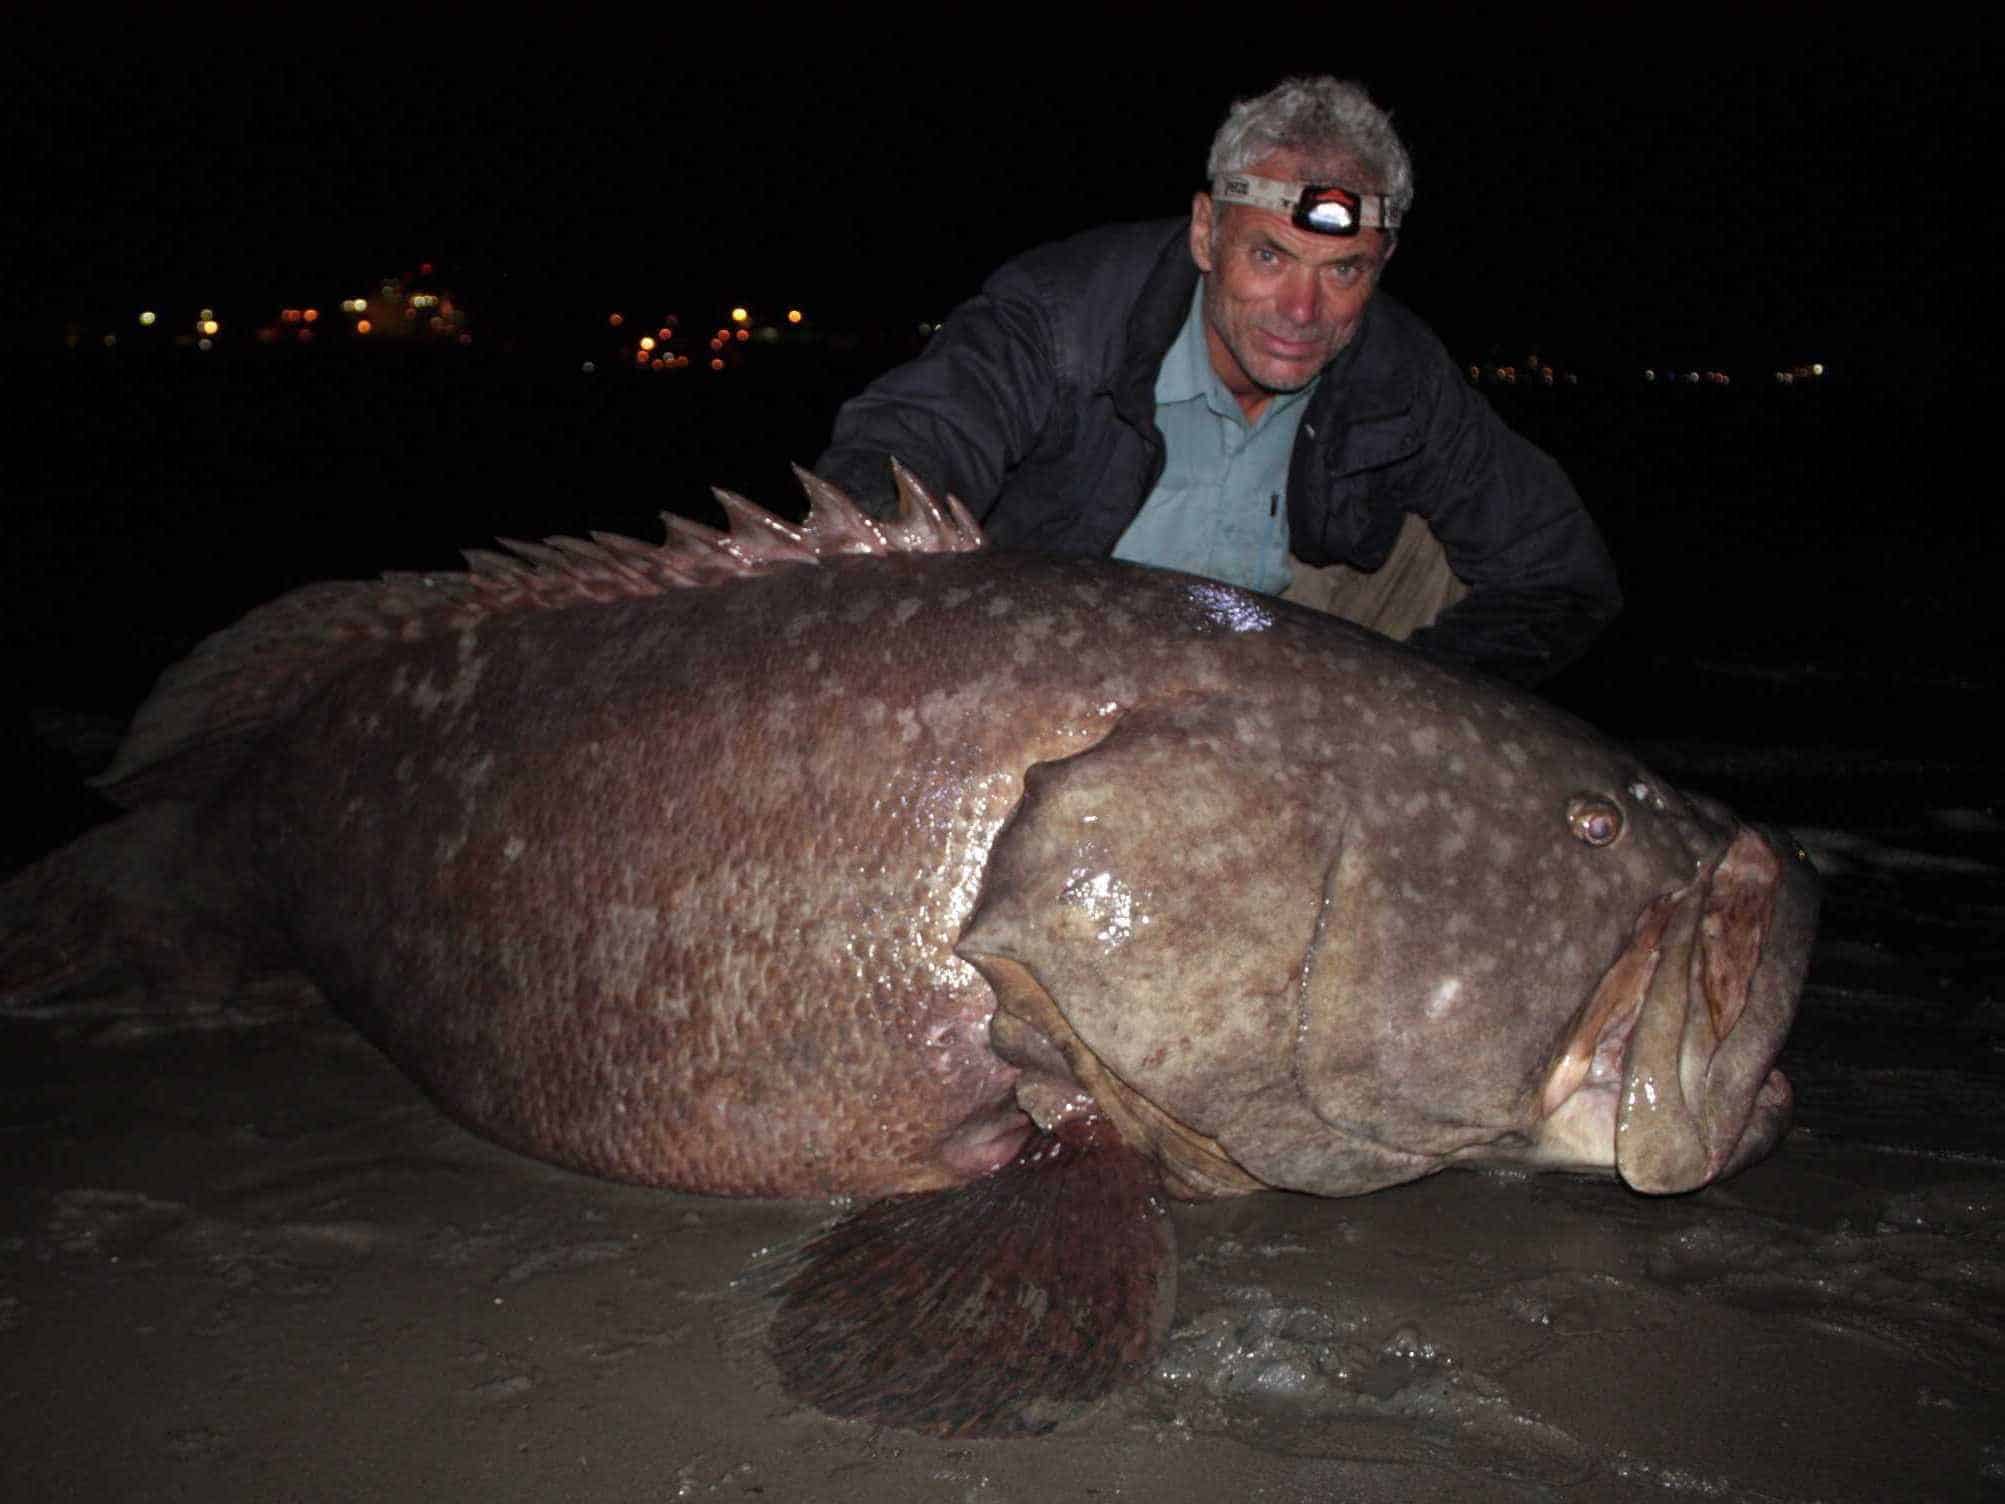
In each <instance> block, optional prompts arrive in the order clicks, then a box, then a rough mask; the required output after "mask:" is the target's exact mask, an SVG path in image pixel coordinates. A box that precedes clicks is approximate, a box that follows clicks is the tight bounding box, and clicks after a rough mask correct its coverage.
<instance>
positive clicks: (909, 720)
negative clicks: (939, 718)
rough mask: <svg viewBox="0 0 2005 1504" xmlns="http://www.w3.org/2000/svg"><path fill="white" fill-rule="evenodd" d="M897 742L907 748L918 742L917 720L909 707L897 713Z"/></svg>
mask: <svg viewBox="0 0 2005 1504" xmlns="http://www.w3.org/2000/svg"><path fill="white" fill-rule="evenodd" d="M898 740H899V741H900V742H901V743H903V744H904V745H905V746H908V747H909V746H911V745H912V743H914V742H916V741H917V740H919V718H918V717H917V716H916V715H914V714H913V713H912V707H911V706H909V705H907V706H905V707H903V708H902V709H900V710H899V712H898Z"/></svg>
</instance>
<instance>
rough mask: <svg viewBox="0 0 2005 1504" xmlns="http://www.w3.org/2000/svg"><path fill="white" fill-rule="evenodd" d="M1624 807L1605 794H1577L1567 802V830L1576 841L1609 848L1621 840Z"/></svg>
mask: <svg viewBox="0 0 2005 1504" xmlns="http://www.w3.org/2000/svg"><path fill="white" fill-rule="evenodd" d="M1624 823H1625V822H1624V821H1623V818H1622V806H1621V805H1619V804H1617V803H1616V802H1615V801H1614V800H1613V799H1610V798H1608V797H1607V796H1606V795H1603V794H1575V795H1574V796H1573V798H1571V799H1569V800H1568V801H1567V806H1566V828H1567V829H1568V830H1570V831H1572V832H1573V835H1574V839H1576V840H1579V841H1585V842H1586V843H1587V844H1588V845H1590V846H1607V845H1610V844H1612V843H1613V842H1614V841H1616V840H1617V839H1619V838H1620V837H1621V835H1622V827H1623V825H1624Z"/></svg>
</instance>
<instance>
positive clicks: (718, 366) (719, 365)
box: [710, 360, 724, 371]
mask: <svg viewBox="0 0 2005 1504" xmlns="http://www.w3.org/2000/svg"><path fill="white" fill-rule="evenodd" d="M710 369H711V370H713V371H721V370H723V369H724V362H723V361H721V360H713V361H711V362H710Z"/></svg>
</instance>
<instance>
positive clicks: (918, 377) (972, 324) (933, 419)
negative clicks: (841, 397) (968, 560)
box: [815, 267, 1058, 520]
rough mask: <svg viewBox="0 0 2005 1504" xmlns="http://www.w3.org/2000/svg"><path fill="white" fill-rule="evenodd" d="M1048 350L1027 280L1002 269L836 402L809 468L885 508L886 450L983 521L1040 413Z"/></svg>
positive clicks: (868, 506)
mask: <svg viewBox="0 0 2005 1504" xmlns="http://www.w3.org/2000/svg"><path fill="white" fill-rule="evenodd" d="M1052 349H1053V345H1052V340H1051V337H1050V330H1049V328H1048V325H1047V321H1046V319H1045V317H1044V313H1043V310H1042V308H1041V307H1040V306H1039V304H1038V302H1037V301H1036V299H1035V298H1034V297H1033V296H1032V294H1031V289H1030V288H1029V286H1028V285H1027V284H1026V283H1025V281H1024V279H1022V278H1021V277H1019V276H1017V275H1015V274H1014V273H1013V272H1012V269H1011V268H1009V267H1005V268H1003V269H1002V270H1001V271H1000V272H998V273H997V274H996V275H995V276H994V277H992V278H990V279H989V283H988V285H987V286H986V287H984V288H983V289H982V291H981V293H980V294H978V295H977V296H976V297H974V298H972V299H970V300H969V301H968V302H966V303H963V304H962V305H961V306H960V307H959V308H957V309H955V310H954V312H953V313H952V315H950V316H949V317H948V319H947V322H946V323H945V324H944V325H942V326H941V328H940V330H939V332H938V333H936V334H935V335H934V336H933V338H932V341H931V343H929V344H928V345H927V347H926V349H925V351H924V353H922V354H921V355H919V356H918V357H916V358H915V359H913V360H910V361H907V362H906V363H905V364H904V365H902V366H898V367H897V368H895V369H894V370H891V371H888V372H886V373H885V374H884V375H882V376H880V377H878V379H877V380H875V381H873V382H871V384H870V385H869V386H867V387H865V388H864V390H863V391H862V392H861V393H859V394H858V395H857V396H855V397H853V398H851V399H850V400H849V401H848V402H846V403H844V404H843V406H842V410H841V411H840V412H838V413H837V414H836V419H835V435H834V438H833V440H832V441H831V443H830V444H829V447H828V449H827V450H826V451H825V452H824V453H823V455H822V457H821V458H820V459H819V460H817V461H816V462H815V473H816V474H818V475H820V476H822V477H823V478H824V479H827V480H831V481H834V482H835V483H836V484H837V485H838V486H841V487H842V488H843V490H845V491H847V492H848V493H849V494H850V496H852V497H854V498H855V500H856V501H857V503H858V504H859V505H860V506H862V507H863V509H864V510H865V511H867V512H870V513H873V514H874V515H877V516H888V515H890V513H891V511H892V509H893V508H894V507H895V506H896V493H895V492H894V490H893V488H892V483H891V460H892V459H893V458H894V457H895V458H897V459H898V460H899V461H901V462H902V463H903V464H905V465H906V466H907V467H908V468H910V469H911V470H913V471H914V472H915V473H916V474H917V475H918V476H919V478H920V479H921V480H923V481H924V482H926V484H927V485H928V486H930V487H933V488H934V489H936V490H940V491H947V492H952V493H953V494H954V495H955V496H958V497H959V498H960V499H961V501H962V502H963V503H964V504H965V505H966V506H967V507H968V509H969V510H970V511H971V512H973V513H974V515H975V517H976V519H977V520H980V519H982V518H983V517H985V516H986V515H987V514H988V510H989V508H990V506H991V505H992V504H993V502H994V501H995V498H996V496H997V494H998V492H1000V491H1001V489H1002V483H1003V479H1004V477H1005V475H1006V474H1007V473H1008V471H1009V469H1010V467H1011V466H1013V465H1014V464H1016V463H1017V462H1018V461H1020V460H1021V459H1022V458H1023V457H1024V456H1025V455H1027V454H1028V453H1030V451H1031V449H1032V448H1033V447H1034V446H1035V445H1036V443H1037V438H1038V435H1039V434H1040V433H1041V432H1042V430H1043V428H1044V424H1045V421H1046V419H1047V418H1048V417H1049V415H1050V413H1051V409H1052V405H1053V401H1054V398H1055V391H1056V386H1057V381H1058V376H1057V373H1056V371H1055V361H1054V358H1053V354H1052Z"/></svg>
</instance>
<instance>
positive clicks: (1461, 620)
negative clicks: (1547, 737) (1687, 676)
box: [1405, 336, 1622, 685]
mask: <svg viewBox="0 0 2005 1504" xmlns="http://www.w3.org/2000/svg"><path fill="white" fill-rule="evenodd" d="M1428 343H1429V344H1430V345H1431V346H1433V352H1432V353H1433V354H1434V355H1435V359H1433V360H1432V361H1430V362H1429V366H1430V369H1429V370H1428V371H1427V372H1426V374H1425V375H1424V377H1423V379H1422V381H1421V385H1420V396H1421V403H1420V412H1421V414H1422V415H1423V421H1424V423H1425V431H1424V434H1423V436H1422V445H1421V473H1420V474H1419V475H1418V476H1416V477H1415V478H1414V484H1413V486H1412V488H1411V489H1410V490H1409V491H1408V492H1407V494H1406V497H1405V503H1406V505H1407V506H1408V507H1409V508H1410V509H1411V510H1412V511H1414V512H1417V513H1419V514H1420V515H1421V516H1422V517H1423V518H1425V519H1426V521H1427V524H1428V527H1429V529H1430V530H1431V531H1432V532H1433V534H1434V536H1435V538H1436V539H1437V540H1438V541H1439V542H1440V544H1441V547H1442V549H1443V551H1444V552H1445V553H1446V554H1447V556H1448V565H1449V567H1450V568H1451V569H1452V570H1454V572H1455V574H1456V576H1457V577H1458V578H1459V579H1460V580H1461V581H1462V582H1463V583H1464V584H1466V585H1467V586H1468V587H1469V594H1468V595H1467V596H1465V597H1464V598H1463V599H1462V600H1460V601H1458V602H1456V603H1455V604H1454V605H1453V606H1451V607H1449V608H1448V610H1446V611H1444V612H1442V614H1441V617H1440V619H1439V620H1437V621H1436V622H1434V623H1433V624H1432V625H1431V626H1428V627H1425V628H1423V629H1422V630H1420V631H1418V632H1416V633H1414V634H1413V637H1412V639H1411V641H1412V644H1413V646H1414V647H1416V648H1419V649H1420V650H1421V651H1423V652H1426V653H1428V654H1430V655H1432V656H1434V657H1436V658H1442V659H1446V660H1448V661H1451V662H1457V663H1465V664H1470V665H1473V666H1474V667H1476V668H1479V669H1482V670H1484V671H1485V672H1487V673H1491V674H1495V675H1496V676H1498V677H1499V678H1503V679H1508V680H1510V681H1512V682H1513V683H1517V684H1523V685H1533V684H1537V683H1539V682H1540V681H1541V680H1544V679H1547V678H1550V677H1551V676H1552V675H1553V674H1556V673H1558V672H1559V671H1560V670H1561V669H1562V668H1564V667H1566V665H1567V664H1569V663H1571V662H1573V660H1574V659H1576V658H1578V657H1579V656H1580V655H1581V654H1582V653H1583V652H1585V651H1586V650H1587V647H1588V645H1589V644H1590V643H1591V642H1593V640H1594V639H1595V638H1596V637H1597V636H1598V635H1600V633H1601V630H1602V629H1603V628H1604V627H1606V626H1607V625H1608V623H1609V622H1610V621H1612V620H1614V618H1615V616H1616V614H1617V613H1618V612H1619V611H1620V610H1621V609H1622V593H1621V590H1620V588H1619V587H1618V585H1617V583H1616V577H1615V563H1614V561H1613V560H1612V559H1611V558H1610V557H1609V554H1608V548H1607V546H1606V545H1605V544H1604V543H1603V542H1602V539H1601V533H1600V531H1599V530H1598V529H1597V528H1596V527H1595V525H1594V521H1593V519H1592V518H1590V517H1589V516H1588V514H1587V509H1586V508H1585V507H1583V506H1582V505H1581V501H1580V497H1579V495H1578V494H1577V493H1576V492H1575V491H1574V488H1573V484H1572V482H1570V481H1569V480H1568V479H1567V478H1566V473H1565V472H1564V471H1563V470H1561V469H1560V467H1559V464H1558V463H1557V462H1556V461H1555V460H1554V459H1553V458H1552V456H1550V455H1548V454H1546V453H1545V452H1544V451H1543V450H1541V449H1538V448H1537V447H1535V446H1534V445H1532V444H1531V443H1529V442H1528V441H1527V440H1525V439H1524V438H1522V437H1520V436H1519V435H1518V434H1516V433H1513V432H1512V431H1511V430H1510V429H1509V428H1508V427H1506V426H1505V424H1504V422H1503V420H1502V419H1500V418H1499V417H1498V416H1497V415H1496V413H1495V411H1494V410H1492V408H1491V407H1490V404H1489V403H1488V402H1487V401H1485V400H1484V398H1483V395H1482V394H1481V393H1480V392H1478V391H1476V390H1475V389H1474V388H1473V387H1471V386H1470V385H1469V383H1468V382H1467V381H1466V380H1465V379H1464V378H1463V375H1462V373H1461V371H1460V370H1459V369H1457V368H1456V367H1455V365H1454V364H1453V362H1452V361H1450V360H1449V358H1448V354H1447V352H1446V351H1445V350H1442V349H1440V348H1439V345H1438V343H1436V342H1435V341H1433V340H1432V338H1431V336H1430V337H1429V340H1428Z"/></svg>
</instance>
